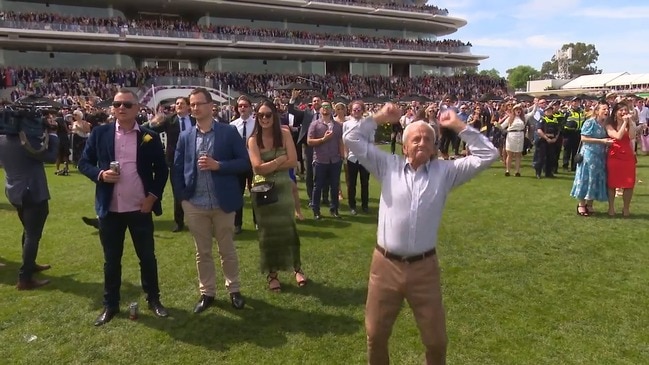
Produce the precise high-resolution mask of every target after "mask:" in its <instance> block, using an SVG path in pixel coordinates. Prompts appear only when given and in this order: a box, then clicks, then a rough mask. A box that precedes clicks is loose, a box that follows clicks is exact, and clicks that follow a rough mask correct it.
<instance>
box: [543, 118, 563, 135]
mask: <svg viewBox="0 0 649 365" xmlns="http://www.w3.org/2000/svg"><path fill="white" fill-rule="evenodd" d="M543 121H544V122H545V128H544V130H543V133H545V134H552V135H555V136H556V135H557V134H559V120H558V119H557V118H555V117H554V116H552V118H550V117H547V116H544V117H543Z"/></svg>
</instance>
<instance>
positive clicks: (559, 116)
mask: <svg viewBox="0 0 649 365" xmlns="http://www.w3.org/2000/svg"><path fill="white" fill-rule="evenodd" d="M556 103H557V105H556V106H555V109H554V114H553V115H552V116H553V117H554V119H556V120H557V121H559V131H562V130H563V127H564V126H565V125H566V112H567V110H562V109H563V108H564V106H562V107H561V108H560V104H561V102H560V101H557V102H556ZM563 143H564V141H563V133H559V138H558V139H557V142H556V149H555V152H556V158H555V159H554V165H552V172H553V173H555V174H558V173H559V158H560V157H561V147H562V146H563Z"/></svg>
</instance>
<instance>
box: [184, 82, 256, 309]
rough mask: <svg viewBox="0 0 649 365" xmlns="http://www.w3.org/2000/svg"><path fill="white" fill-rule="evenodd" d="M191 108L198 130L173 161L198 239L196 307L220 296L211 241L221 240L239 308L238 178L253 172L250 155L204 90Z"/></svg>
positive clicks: (197, 93)
mask: <svg viewBox="0 0 649 365" xmlns="http://www.w3.org/2000/svg"><path fill="white" fill-rule="evenodd" d="M189 101H190V103H189V105H190V107H191V110H192V115H193V116H194V117H196V128H193V129H192V130H191V131H189V132H188V133H182V134H181V135H180V139H179V140H178V146H177V148H176V157H175V158H174V168H173V176H172V177H171V178H172V180H173V181H174V183H173V187H174V189H175V190H176V191H175V192H174V195H176V196H178V197H179V198H180V199H181V200H182V205H183V210H184V211H185V222H187V226H188V227H189V231H190V232H191V233H192V236H194V243H195V245H196V268H197V269H198V281H199V290H200V293H201V297H200V299H199V301H198V303H197V304H196V306H195V307H194V313H200V312H202V311H204V310H205V309H207V308H208V307H210V306H212V304H213V303H214V298H215V297H216V269H215V266H214V259H213V258H212V246H213V241H212V237H214V238H216V241H217V244H218V247H219V255H220V256H221V266H222V267H223V276H225V286H226V289H227V290H228V292H229V293H230V301H231V303H232V306H233V307H234V308H236V309H243V307H244V306H245V301H244V299H243V297H242V296H241V292H240V288H239V286H240V281H239V258H238V257H237V251H236V249H235V247H234V216H235V212H236V211H237V210H238V209H241V207H242V206H243V197H242V195H241V191H240V188H239V179H238V175H240V174H242V173H243V172H245V171H248V170H250V169H251V165H250V159H249V157H248V151H247V150H246V147H245V144H244V142H243V139H242V138H241V135H240V134H239V132H238V131H237V129H236V128H235V127H234V126H232V125H225V124H222V123H218V122H216V121H215V120H214V118H213V116H212V105H213V104H214V103H213V101H212V96H211V95H210V93H209V92H208V91H207V90H206V89H204V88H198V89H195V90H194V91H192V92H191V94H190V96H189Z"/></svg>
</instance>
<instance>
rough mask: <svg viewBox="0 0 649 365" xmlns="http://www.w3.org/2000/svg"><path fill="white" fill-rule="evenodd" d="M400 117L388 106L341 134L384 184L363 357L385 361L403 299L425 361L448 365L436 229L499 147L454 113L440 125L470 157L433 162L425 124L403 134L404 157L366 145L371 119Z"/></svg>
mask: <svg viewBox="0 0 649 365" xmlns="http://www.w3.org/2000/svg"><path fill="white" fill-rule="evenodd" d="M399 116H400V113H399V109H398V108H397V107H396V106H395V105H393V104H387V105H385V106H384V107H383V109H381V111H379V112H378V113H377V114H375V115H374V118H373V119H374V120H373V121H372V120H368V121H367V122H366V123H359V124H357V125H355V126H354V127H353V128H351V129H349V130H348V131H347V132H346V133H345V135H344V140H345V144H346V146H347V148H348V149H349V150H350V151H352V152H353V153H354V156H356V157H357V158H358V160H359V161H360V163H361V164H362V165H363V166H364V167H365V168H367V170H368V171H370V173H371V174H372V175H374V176H375V177H376V178H377V179H378V180H379V181H380V182H381V201H380V204H379V224H378V230H377V244H376V248H375V250H374V254H373V256H372V264H371V266H370V279H369V284H368V293H367V303H366V307H365V328H366V331H367V352H368V362H369V364H371V365H382V364H389V363H390V356H389V354H388V339H389V337H390V333H391V331H392V326H393V324H394V321H395V320H396V318H397V315H398V314H399V310H400V309H401V304H402V302H403V299H404V298H405V299H406V300H407V301H408V303H409V304H410V307H411V308H412V311H413V313H414V316H415V320H416V321H417V326H418V327H419V330H420V332H421V338H422V340H423V342H424V346H425V347H426V364H428V365H433V364H434V365H439V364H445V363H446V346H447V338H446V324H445V318H444V307H443V306H442V293H441V285H440V271H439V263H438V259H437V255H436V245H437V229H438V227H439V222H440V220H441V216H442V209H443V208H444V203H445V202H446V198H447V195H448V193H449V192H450V190H451V189H452V188H454V187H456V186H458V185H461V184H462V183H464V182H466V181H468V180H469V179H471V178H472V177H474V176H476V175H477V174H478V173H479V172H480V171H482V170H485V169H486V168H488V167H489V165H491V164H492V163H493V162H494V161H496V160H497V159H498V151H497V150H496V148H495V147H494V146H493V145H492V144H491V143H490V142H489V141H488V140H487V139H486V138H485V137H484V136H482V135H481V134H480V132H478V131H477V130H475V129H473V128H471V127H467V126H466V124H464V123H463V122H462V120H460V119H459V118H458V117H457V114H456V113H455V112H454V111H451V110H448V111H446V112H443V113H442V114H441V116H440V118H439V125H440V127H441V128H448V129H450V130H452V131H453V132H455V133H457V134H458V136H459V137H460V138H461V139H462V140H463V141H464V142H466V144H467V146H468V147H469V149H470V150H471V155H470V156H468V157H465V158H461V159H457V160H453V161H443V160H438V159H435V158H434V156H435V155H436V153H437V151H436V147H435V143H434V141H435V139H436V136H435V130H434V129H433V128H432V127H431V126H430V125H429V124H427V123H426V122H424V121H417V122H413V123H411V124H409V125H408V126H407V127H406V129H405V130H404V131H403V156H397V155H391V154H389V153H386V152H383V151H381V150H380V149H378V148H377V147H375V146H374V145H373V144H372V143H370V142H369V140H370V139H369V138H368V135H369V134H370V133H373V132H374V130H375V129H376V124H385V123H395V122H398V119H399Z"/></svg>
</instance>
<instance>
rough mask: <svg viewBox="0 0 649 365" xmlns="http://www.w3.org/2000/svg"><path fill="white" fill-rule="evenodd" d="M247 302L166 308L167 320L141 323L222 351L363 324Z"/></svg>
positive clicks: (266, 345) (274, 343)
mask: <svg viewBox="0 0 649 365" xmlns="http://www.w3.org/2000/svg"><path fill="white" fill-rule="evenodd" d="M246 303H247V304H246V309H244V310H235V309H232V308H230V307H229V302H228V303H227V305H226V306H224V305H223V304H222V302H219V303H218V304H217V305H216V306H215V307H212V308H209V309H208V310H207V311H205V312H203V313H201V314H194V313H193V312H191V311H189V310H186V309H178V308H168V309H169V313H170V318H167V319H159V318H154V317H149V316H143V317H141V319H140V323H142V324H144V325H145V326H147V327H150V328H153V329H156V330H158V331H163V332H166V333H167V334H168V335H169V336H171V337H172V338H174V339H176V340H178V341H181V342H184V343H187V344H191V345H195V346H201V347H205V348H207V349H210V350H214V351H223V352H224V351H228V350H229V348H230V347H231V346H233V345H238V344H241V343H251V344H254V345H256V346H260V347H264V348H272V347H281V346H284V345H285V344H286V343H287V342H288V336H290V335H294V334H301V335H304V336H306V337H310V338H315V337H322V336H324V335H328V334H333V335H349V334H351V333H355V332H357V331H359V330H360V329H361V328H362V325H363V324H362V323H361V321H359V320H357V319H354V318H353V317H349V316H344V315H331V314H324V313H320V312H307V311H302V310H299V309H286V308H281V307H277V306H274V305H272V304H270V303H267V302H264V301H260V300H257V299H254V298H246ZM226 308H227V309H226ZM220 311H228V312H230V313H232V314H233V315H235V316H237V317H239V318H236V319H233V318H229V317H224V316H221V315H219V314H218V313H219V312H220Z"/></svg>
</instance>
